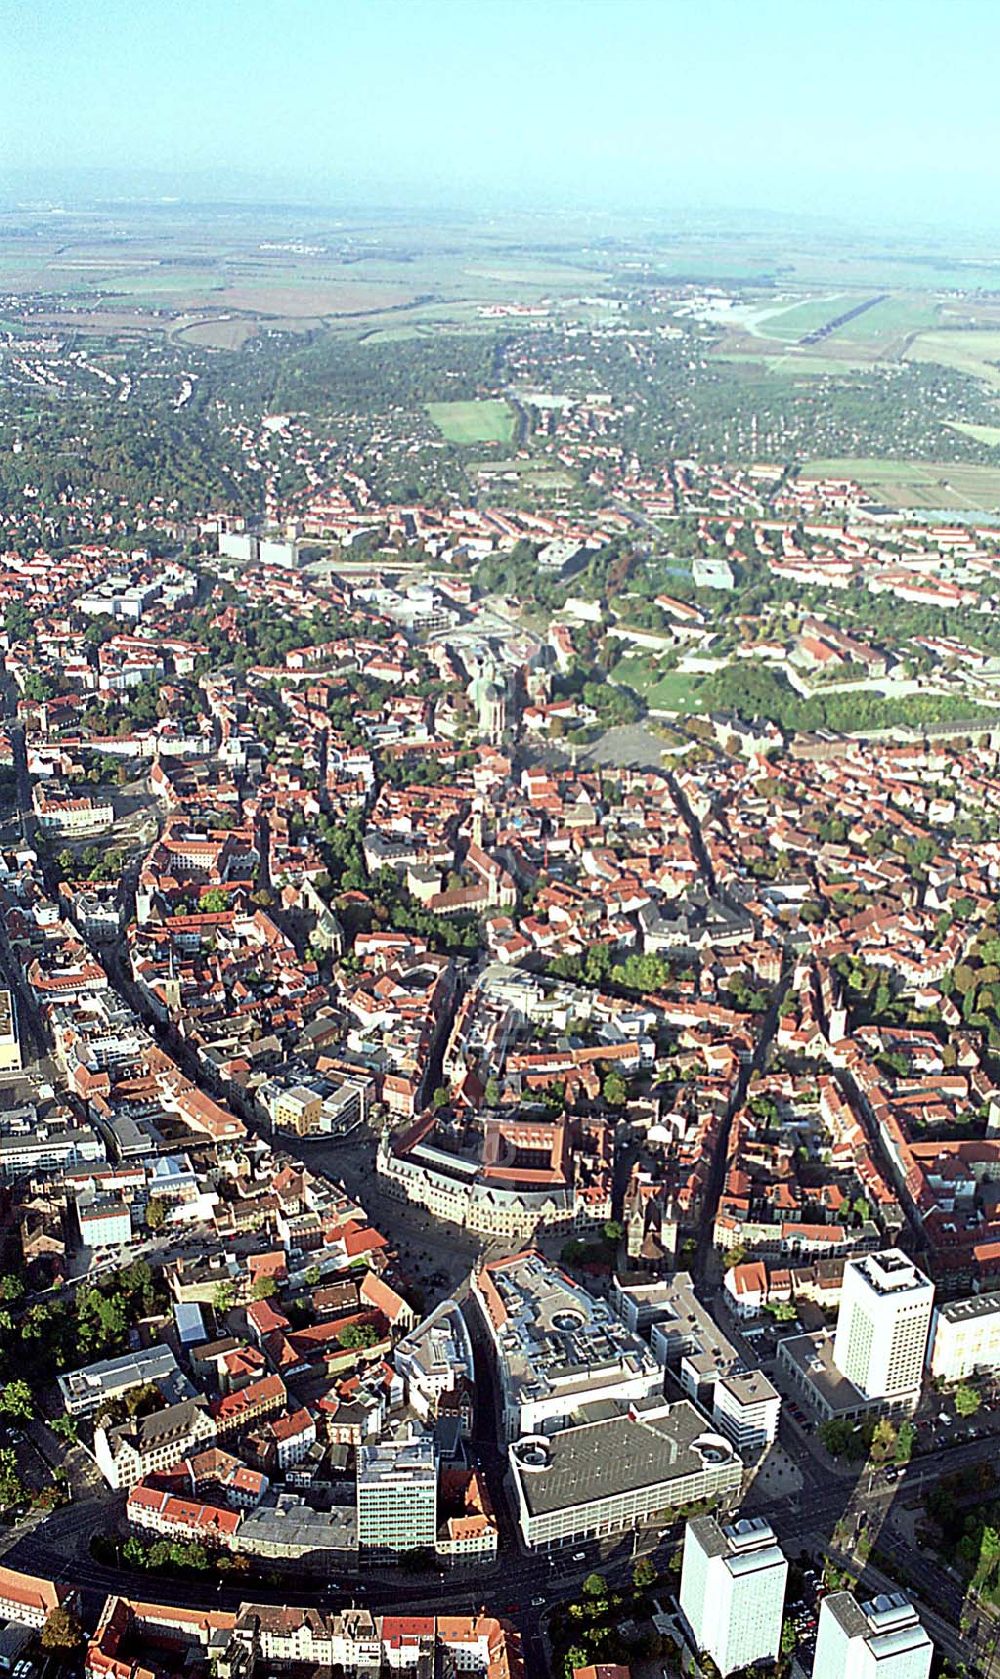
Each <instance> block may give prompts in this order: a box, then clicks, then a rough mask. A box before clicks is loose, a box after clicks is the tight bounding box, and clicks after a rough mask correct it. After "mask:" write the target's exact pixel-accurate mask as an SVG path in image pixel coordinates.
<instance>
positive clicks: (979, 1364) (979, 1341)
mask: <svg viewBox="0 0 1000 1679" xmlns="http://www.w3.org/2000/svg"><path fill="white" fill-rule="evenodd" d="M927 1365H928V1369H929V1370H930V1373H931V1375H932V1376H933V1377H934V1379H935V1380H936V1381H939V1382H962V1381H964V1380H965V1379H966V1377H967V1376H992V1375H993V1374H994V1373H995V1372H996V1371H997V1370H998V1369H1000V1294H975V1295H973V1296H972V1298H971V1299H969V1300H949V1301H947V1302H946V1303H945V1304H944V1305H941V1306H937V1307H935V1309H934V1318H933V1321H932V1323H931V1339H930V1347H929V1350H928V1357H927Z"/></svg>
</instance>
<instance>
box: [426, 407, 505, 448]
mask: <svg viewBox="0 0 1000 1679" xmlns="http://www.w3.org/2000/svg"><path fill="white" fill-rule="evenodd" d="M427 412H428V414H429V415H430V417H431V419H432V420H433V421H434V424H435V425H436V426H437V428H438V431H439V432H440V433H441V435H442V437H446V438H447V440H448V442H449V443H512V442H513V441H514V423H515V422H514V413H513V410H512V409H511V408H509V407H508V405H507V403H506V402H504V401H502V400H500V401H493V402H429V403H428V404H427Z"/></svg>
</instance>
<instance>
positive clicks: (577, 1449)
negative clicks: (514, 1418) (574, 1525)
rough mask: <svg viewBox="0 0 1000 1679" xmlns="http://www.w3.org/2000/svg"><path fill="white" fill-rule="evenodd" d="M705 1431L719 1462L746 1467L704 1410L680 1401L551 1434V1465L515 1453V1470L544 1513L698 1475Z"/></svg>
mask: <svg viewBox="0 0 1000 1679" xmlns="http://www.w3.org/2000/svg"><path fill="white" fill-rule="evenodd" d="M704 1435H709V1436H711V1439H712V1442H713V1445H714V1444H716V1442H718V1447H719V1451H720V1454H722V1453H723V1447H724V1448H725V1450H724V1455H721V1456H720V1462H721V1463H726V1462H729V1463H733V1464H736V1465H737V1466H739V1467H740V1468H741V1469H742V1464H741V1460H740V1459H739V1458H738V1457H737V1455H736V1453H735V1452H734V1451H733V1450H732V1448H731V1447H730V1446H729V1445H728V1442H721V1441H719V1440H718V1436H717V1435H716V1434H715V1433H714V1431H713V1430H712V1429H711V1427H710V1425H709V1424H708V1423H707V1422H706V1421H705V1418H704V1417H703V1416H702V1415H701V1414H700V1412H698V1411H697V1410H696V1409H695V1407H694V1406H693V1405H692V1404H691V1403H690V1401H688V1400H686V1399H682V1400H680V1401H679V1402H678V1403H677V1404H676V1405H671V1406H669V1407H668V1408H665V1410H664V1413H663V1414H662V1415H661V1416H659V1417H646V1418H643V1419H641V1420H640V1419H638V1418H633V1417H630V1416H629V1415H628V1414H627V1413H626V1414H625V1415H622V1416H618V1417H614V1418H611V1419H609V1420H607V1421H605V1422H592V1423H584V1424H583V1425H582V1426H581V1427H577V1428H567V1429H563V1430H561V1431H560V1432H559V1433H557V1434H553V1435H549V1436H548V1437H547V1444H548V1448H549V1452H550V1466H549V1467H548V1468H547V1469H541V1470H536V1469H525V1468H523V1466H522V1465H521V1464H519V1463H518V1462H517V1458H516V1456H514V1457H513V1461H514V1463H515V1473H517V1474H518V1476H519V1479H520V1484H521V1487H522V1489H523V1492H524V1500H525V1503H526V1505H527V1507H528V1510H529V1511H530V1513H531V1514H532V1515H533V1516H537V1515H545V1514H547V1513H549V1512H551V1511H554V1510H565V1509H572V1508H574V1506H576V1505H580V1504H589V1503H591V1502H593V1501H594V1500H596V1499H602V1498H613V1497H615V1496H616V1495H618V1494H620V1493H626V1492H636V1491H638V1490H639V1489H640V1488H642V1487H654V1486H657V1485H658V1484H660V1483H661V1482H667V1481H674V1480H680V1479H681V1478H682V1477H683V1476H685V1475H693V1474H697V1473H699V1472H700V1471H702V1470H704V1469H705V1468H706V1467H707V1466H706V1463H705V1460H704V1458H703V1457H702V1455H701V1453H700V1452H699V1451H697V1450H695V1445H694V1443H695V1441H696V1440H698V1439H699V1438H701V1437H702V1436H704ZM513 1450H514V1449H512V1452H513Z"/></svg>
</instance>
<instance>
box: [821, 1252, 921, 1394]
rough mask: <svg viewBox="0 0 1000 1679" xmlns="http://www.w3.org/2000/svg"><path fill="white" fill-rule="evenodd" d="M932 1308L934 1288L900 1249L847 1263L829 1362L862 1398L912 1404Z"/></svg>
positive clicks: (917, 1389) (917, 1390)
mask: <svg viewBox="0 0 1000 1679" xmlns="http://www.w3.org/2000/svg"><path fill="white" fill-rule="evenodd" d="M933 1306H934V1285H933V1283H931V1282H929V1281H928V1279H927V1278H926V1277H925V1276H924V1274H923V1272H922V1271H918V1270H917V1268H916V1266H915V1265H914V1264H913V1262H912V1260H910V1259H907V1257H906V1255H905V1253H901V1252H900V1250H899V1248H887V1249H886V1250H885V1252H884V1253H868V1254H864V1255H863V1256H862V1257H861V1258H859V1259H849V1260H848V1261H847V1264H846V1265H845V1267H844V1286H843V1290H842V1293H841V1297H840V1311H839V1313H838V1316H837V1333H836V1336H835V1338H834V1343H833V1362H834V1363H835V1365H836V1366H837V1369H838V1370H840V1371H841V1373H842V1374H843V1375H845V1376H846V1377H847V1379H848V1381H851V1382H853V1383H854V1385H855V1387H856V1388H859V1389H860V1390H861V1392H862V1393H863V1394H864V1396H865V1398H866V1399H870V1400H873V1401H877V1400H885V1401H887V1402H888V1404H889V1406H890V1407H891V1406H903V1405H908V1404H910V1403H915V1402H916V1397H917V1396H918V1395H919V1392H920V1382H921V1376H922V1372H923V1364H924V1353H925V1351H926V1348H927V1336H928V1332H929V1330H930V1322H931V1311H932V1309H933Z"/></svg>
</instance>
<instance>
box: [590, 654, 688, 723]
mask: <svg viewBox="0 0 1000 1679" xmlns="http://www.w3.org/2000/svg"><path fill="white" fill-rule="evenodd" d="M611 674H612V677H613V678H614V680H615V681H616V682H623V683H625V684H626V685H627V686H628V687H629V688H634V689H635V691H636V693H637V694H641V695H642V698H643V699H644V700H645V702H646V704H647V705H648V706H649V708H650V710H652V711H677V712H681V713H685V712H692V713H693V712H699V711H704V710H705V704H704V701H703V700H702V699H701V698H700V690H701V679H700V678H699V677H697V676H687V675H685V674H684V673H683V672H682V671H678V670H667V671H663V672H662V673H661V672H660V671H659V670H658V668H657V661H656V658H655V656H651V655H649V654H643V653H629V654H627V655H626V657H625V658H624V659H619V661H618V663H617V664H616V665H615V668H614V670H613V671H612V673H611Z"/></svg>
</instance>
